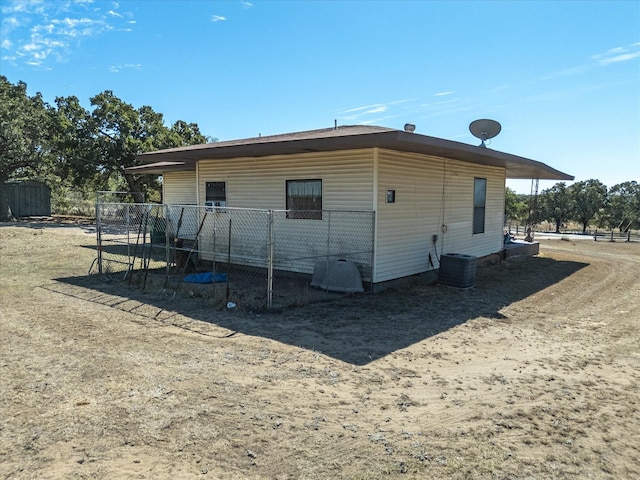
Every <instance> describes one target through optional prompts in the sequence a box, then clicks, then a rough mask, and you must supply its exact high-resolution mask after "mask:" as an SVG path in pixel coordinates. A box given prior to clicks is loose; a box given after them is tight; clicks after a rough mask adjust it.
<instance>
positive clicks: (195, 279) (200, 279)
mask: <svg viewBox="0 0 640 480" xmlns="http://www.w3.org/2000/svg"><path fill="white" fill-rule="evenodd" d="M184 281H185V282H186V283H214V282H226V281H227V274H226V273H212V272H204V273H192V274H191V275H187V276H186V277H184Z"/></svg>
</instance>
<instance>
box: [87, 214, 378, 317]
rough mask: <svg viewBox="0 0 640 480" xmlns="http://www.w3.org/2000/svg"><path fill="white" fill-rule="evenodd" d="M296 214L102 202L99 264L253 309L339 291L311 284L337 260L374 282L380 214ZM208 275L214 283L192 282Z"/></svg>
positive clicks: (140, 280) (139, 280) (106, 270)
mask: <svg viewBox="0 0 640 480" xmlns="http://www.w3.org/2000/svg"><path fill="white" fill-rule="evenodd" d="M296 213H297V214H298V215H296V218H292V217H291V216H290V212H289V211H286V210H260V209H244V208H230V207H201V206H194V205H159V204H139V203H97V204H96V223H97V248H98V257H97V261H96V262H95V263H96V266H95V268H94V269H93V270H95V271H96V272H98V273H102V274H119V273H122V278H123V279H128V281H129V282H130V283H134V284H136V285H139V286H141V287H142V288H146V287H147V284H148V282H151V281H153V282H154V283H159V281H158V278H159V277H162V282H161V283H163V288H165V289H168V290H169V291H171V290H173V292H174V294H175V293H177V292H178V291H184V290H188V291H189V292H190V293H191V294H193V292H196V294H198V295H203V296H207V297H209V298H211V300H212V301H214V302H215V303H219V304H220V305H226V304H228V303H229V302H233V303H234V304H236V305H238V306H243V307H245V308H248V309H260V308H265V307H266V308H268V309H271V308H278V307H286V306H290V305H294V304H304V303H309V302H312V301H314V300H316V299H323V298H327V297H333V296H336V295H339V294H340V293H337V292H332V291H328V290H320V289H317V288H311V287H310V280H311V278H312V275H313V274H314V271H315V270H316V269H318V268H322V265H326V264H327V263H328V262H331V261H335V260H346V261H349V262H353V263H354V264H355V265H356V266H357V269H358V271H359V273H360V276H361V278H362V280H363V282H364V284H365V285H367V284H368V282H369V281H370V280H371V276H372V264H373V232H374V212H372V211H366V212H362V211H359V212H358V211H323V212H322V216H321V219H310V218H300V217H305V215H300V212H296ZM315 213H316V216H317V212H315ZM194 274H195V277H194ZM200 278H202V279H203V281H205V280H206V282H207V283H204V284H193V283H191V280H194V279H195V281H198V280H199V279H200ZM152 279H153V280H152Z"/></svg>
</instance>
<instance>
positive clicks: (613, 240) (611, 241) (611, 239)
mask: <svg viewBox="0 0 640 480" xmlns="http://www.w3.org/2000/svg"><path fill="white" fill-rule="evenodd" d="M609 241H610V242H613V241H614V240H613V230H611V240H609Z"/></svg>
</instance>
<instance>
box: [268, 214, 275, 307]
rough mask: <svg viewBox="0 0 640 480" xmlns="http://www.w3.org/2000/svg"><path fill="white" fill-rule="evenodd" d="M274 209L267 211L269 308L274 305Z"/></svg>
mask: <svg viewBox="0 0 640 480" xmlns="http://www.w3.org/2000/svg"><path fill="white" fill-rule="evenodd" d="M273 247H274V232H273V210H269V211H268V212H267V310H271V308H272V307H273V252H274V248H273Z"/></svg>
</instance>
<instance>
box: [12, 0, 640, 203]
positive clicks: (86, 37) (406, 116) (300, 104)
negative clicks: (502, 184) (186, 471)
mask: <svg viewBox="0 0 640 480" xmlns="http://www.w3.org/2000/svg"><path fill="white" fill-rule="evenodd" d="M0 8H1V15H2V25H1V32H2V33H1V40H0V41H1V44H0V59H1V63H0V72H1V74H2V75H5V76H6V77H7V78H8V79H9V81H10V82H12V83H17V82H18V81H24V82H26V83H27V85H28V91H29V94H31V95H33V94H35V93H36V92H41V93H42V94H43V96H44V98H45V100H46V101H48V102H50V103H53V101H54V99H55V97H57V96H68V95H75V96H77V97H78V98H79V99H80V101H81V103H82V104H83V105H84V106H85V107H86V108H88V109H89V108H90V103H89V98H90V97H92V96H93V95H96V94H98V93H100V92H102V91H104V90H113V92H114V93H115V95H117V96H118V97H119V98H121V99H122V100H124V101H126V102H128V103H131V104H133V105H134V106H135V107H140V106H142V105H150V106H151V107H152V108H153V109H154V110H155V111H157V112H161V113H163V114H164V116H165V120H166V123H167V124H168V125H169V124H171V123H173V122H175V121H176V120H185V121H187V122H195V123H197V124H198V125H199V126H200V129H201V131H202V133H204V134H206V135H209V136H212V137H215V138H218V139H219V140H231V139H237V138H245V137H252V136H257V135H258V134H262V135H270V134H277V133H285V132H293V131H299V130H307V129H315V128H324V127H332V126H333V124H334V120H337V121H338V124H340V125H350V124H373V125H382V126H387V127H393V128H399V129H401V128H402V127H403V125H404V124H405V123H407V122H411V123H414V124H416V127H417V128H416V132H417V133H422V134H425V135H432V136H436V137H441V138H446V139H449V140H455V141H459V142H464V143H470V144H478V143H479V141H478V140H477V139H476V138H475V137H473V136H472V135H471V133H470V132H469V129H468V125H469V123H470V122H471V121H473V120H475V119H478V118H492V119H495V120H497V121H499V122H500V123H501V124H502V132H501V133H500V135H499V136H498V137H496V138H495V139H493V140H492V142H491V144H490V145H489V147H490V148H494V149H496V150H500V151H504V152H508V153H512V154H516V155H520V156H523V157H527V158H532V159H534V160H539V161H542V162H544V163H547V164H549V165H551V166H552V167H554V168H557V169H559V170H561V171H564V172H566V173H569V174H572V175H575V177H576V180H587V179H590V178H597V179H599V180H600V181H602V182H603V183H605V184H606V185H607V186H609V187H611V186H613V185H615V184H617V183H621V182H623V181H628V180H636V181H640V1H637V0H626V1H564V2H556V1H529V2H526V1H498V2H490V1H408V2H402V1H375V2H373V1H307V2H296V1H257V0H253V1H250V2H249V1H236V0H234V1H206V0H184V1H171V0H121V1H118V2H113V1H103V0H47V1H44V0H0ZM554 183H555V182H553V181H546V182H545V181H541V182H540V189H541V190H542V189H544V188H548V187H550V186H552V185H553V184H554ZM507 185H508V186H510V187H511V188H514V189H516V190H517V191H518V192H520V193H528V192H529V190H530V185H531V182H530V181H508V184H507Z"/></svg>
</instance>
